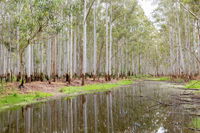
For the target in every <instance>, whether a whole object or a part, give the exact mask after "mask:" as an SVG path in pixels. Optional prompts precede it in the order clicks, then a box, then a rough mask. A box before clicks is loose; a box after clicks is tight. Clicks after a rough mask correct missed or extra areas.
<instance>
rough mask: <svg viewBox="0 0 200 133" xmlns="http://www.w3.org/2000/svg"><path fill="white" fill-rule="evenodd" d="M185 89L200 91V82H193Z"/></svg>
mask: <svg viewBox="0 0 200 133" xmlns="http://www.w3.org/2000/svg"><path fill="white" fill-rule="evenodd" d="M185 88H188V89H200V81H198V80H191V81H190V82H188V83H187V84H186V85H185Z"/></svg>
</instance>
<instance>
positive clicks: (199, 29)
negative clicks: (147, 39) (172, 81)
mask: <svg viewBox="0 0 200 133" xmlns="http://www.w3.org/2000/svg"><path fill="white" fill-rule="evenodd" d="M158 3H159V4H158V8H157V10H155V12H154V17H155V18H156V22H157V24H158V26H159V27H160V36H161V38H162V39H161V45H164V46H165V51H167V52H163V53H162V54H161V55H160V56H161V57H162V62H163V64H167V65H165V68H164V69H163V68H161V67H159V68H160V70H159V72H160V73H164V74H169V75H180V76H183V75H185V76H186V75H187V76H196V75H199V72H200V71H199V70H200V2H199V1H198V0H176V1H174V0H162V1H158ZM166 42H167V43H166Z"/></svg>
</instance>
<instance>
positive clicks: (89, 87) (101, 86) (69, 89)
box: [60, 80, 133, 94]
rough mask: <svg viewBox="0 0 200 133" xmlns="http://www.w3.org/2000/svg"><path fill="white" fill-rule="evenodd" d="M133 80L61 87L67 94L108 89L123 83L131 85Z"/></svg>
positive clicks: (61, 90)
mask: <svg viewBox="0 0 200 133" xmlns="http://www.w3.org/2000/svg"><path fill="white" fill-rule="evenodd" d="M132 83H133V81H132V80H121V81H118V82H117V83H104V84H92V85H85V86H78V87H77V86H70V87H64V88H61V89H60V92H64V93H67V94H72V93H78V92H83V91H93V90H94V91H106V90H109V89H112V88H115V87H119V86H122V85H129V84H132Z"/></svg>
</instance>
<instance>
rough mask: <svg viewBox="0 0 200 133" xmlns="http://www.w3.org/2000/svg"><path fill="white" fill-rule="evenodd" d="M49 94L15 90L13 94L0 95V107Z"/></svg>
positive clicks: (29, 100) (25, 101) (27, 101)
mask: <svg viewBox="0 0 200 133" xmlns="http://www.w3.org/2000/svg"><path fill="white" fill-rule="evenodd" d="M50 96H52V94H49V93H44V92H31V93H28V94H20V93H19V92H15V93H14V94H10V95H7V96H2V97H0V108H2V107H4V106H12V105H15V104H19V103H30V102H34V101H36V100H38V99H41V98H46V97H50Z"/></svg>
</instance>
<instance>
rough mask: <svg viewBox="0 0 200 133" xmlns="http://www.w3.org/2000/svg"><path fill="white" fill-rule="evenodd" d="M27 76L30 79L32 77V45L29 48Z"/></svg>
mask: <svg viewBox="0 0 200 133" xmlns="http://www.w3.org/2000/svg"><path fill="white" fill-rule="evenodd" d="M27 56H28V58H27V76H28V78H30V77H31V45H28V47H27Z"/></svg>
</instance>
